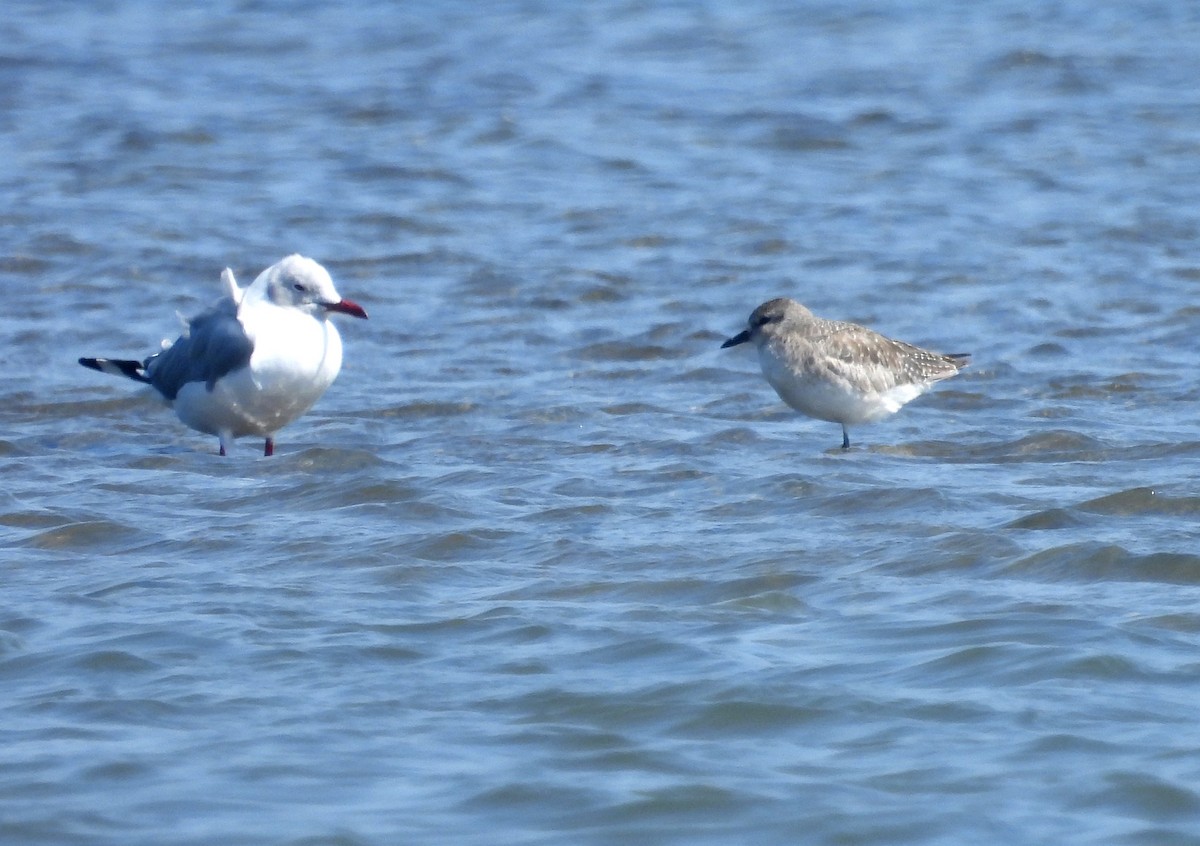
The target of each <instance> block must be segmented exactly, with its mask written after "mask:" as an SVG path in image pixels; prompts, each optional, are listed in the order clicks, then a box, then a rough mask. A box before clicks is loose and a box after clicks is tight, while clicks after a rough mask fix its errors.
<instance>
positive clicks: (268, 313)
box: [79, 255, 367, 455]
mask: <svg viewBox="0 0 1200 846" xmlns="http://www.w3.org/2000/svg"><path fill="white" fill-rule="evenodd" d="M221 281H222V284H223V286H224V289H225V296H224V297H222V298H221V299H220V300H219V301H217V303H216V304H215V305H214V306H213V307H212V308H210V309H209V310H207V311H205V312H203V313H202V314H200V315H198V316H196V317H193V318H192V319H191V320H189V321H188V322H187V328H186V329H185V330H184V333H183V335H181V336H180V337H179V339H178V340H177V341H175V343H174V344H170V345H169V346H168V345H165V344H164V346H166V348H165V349H164V350H163V351H162V352H159V353H155V354H154V355H152V356H150V357H149V358H147V359H145V360H144V361H131V360H127V359H109V358H81V359H79V363H80V364H82V365H83V366H84V367H90V368H91V369H93V370H99V371H102V372H104V373H113V374H116V375H119V376H126V377H128V378H130V379H133V380H135V381H137V382H146V383H147V384H149V385H151V386H152V387H153V388H154V389H155V390H157V391H158V392H159V394H161V395H162V397H163V399H164V400H166V401H167V403H168V404H169V405H171V406H173V407H174V409H175V414H176V415H177V416H178V417H179V419H180V420H181V421H183V423H184V424H186V425H187V426H190V427H191V428H193V429H196V430H198V431H200V432H205V433H206V434H209V435H216V436H217V437H218V438H220V443H221V449H220V453H221V455H225V454H226V450H227V449H228V448H229V447H230V446H231V444H232V441H233V439H234V438H238V437H242V436H243V435H257V436H259V437H262V438H265V439H266V442H265V445H264V448H263V454H264V455H272V454H273V453H274V451H275V433H276V432H277V431H278V430H279V429H281V428H282V427H284V426H286V425H287V424H288V423H291V422H292V421H293V420H295V419H296V418H297V417H299V416H300V415H301V414H303V413H304V412H306V411H308V410H309V409H310V408H312V406H313V403H315V402H316V401H317V400H318V399H319V398H320V397H321V394H323V393H325V389H326V388H328V387H329V386H330V385H331V384H332V383H333V380H334V379H335V378H336V377H337V375H338V371H339V370H340V369H341V367H342V339H341V336H340V335H339V334H338V330H337V327H336V326H334V325H333V323H332V322H331V321H330V320H329V317H330V315H332V314H339V313H340V314H348V315H350V316H352V317H360V318H365V317H366V316H367V313H366V312H365V311H364V310H363V308H362V306H360V305H358V304H357V303H354V302H351V301H350V300H347V299H343V298H342V297H341V296H340V295H339V294H338V292H337V289H335V288H334V286H333V280H332V279H331V278H330V276H329V273H328V271H326V270H325V268H323V267H322V266H321V265H319V264H317V263H316V262H315V261H313V260H312V259H310V258H305V257H304V256H300V255H291V256H288V257H287V258H285V259H283V260H282V261H280V262H278V263H277V264H274V265H272V266H271V267H268V268H267V269H266V270H264V271H263V272H262V273H260V274H259V276H258V278H257V279H255V280H254V282H252V283H251V284H250V285H249V286H248V287H246V288H244V289H243V288H240V287H239V286H238V284H237V282H236V280H235V279H234V278H233V272H232V271H231V270H229V269H228V268H226V270H225V272H224V273H222V274H221Z"/></svg>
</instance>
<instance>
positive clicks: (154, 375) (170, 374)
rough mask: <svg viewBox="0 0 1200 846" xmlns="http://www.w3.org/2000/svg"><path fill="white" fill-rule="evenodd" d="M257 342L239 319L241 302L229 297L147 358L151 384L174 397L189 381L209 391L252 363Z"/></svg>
mask: <svg viewBox="0 0 1200 846" xmlns="http://www.w3.org/2000/svg"><path fill="white" fill-rule="evenodd" d="M252 352H254V342H253V341H251V340H250V338H249V337H247V335H246V331H245V330H244V329H243V328H242V324H241V322H240V321H239V320H238V319H237V303H235V302H234V301H233V300H232V299H231V298H229V297H225V298H224V299H222V300H220V301H219V302H218V303H217V304H216V305H214V306H213V307H212V308H210V309H209V310H208V311H206V312H203V313H202V314H199V315H197V316H196V317H193V318H192V319H191V320H189V321H188V331H187V332H185V333H184V334H183V335H181V336H180V338H179V340H177V341H176V342H175V343H174V344H172V345H171V346H170V347H169V348H168V349H165V350H163V351H162V352H160V353H158V354H156V355H152V356H150V358H148V359H146V374H147V375H148V376H149V377H150V384H151V385H153V386H154V387H155V388H157V389H158V391H159V393H161V394H162V395H163V396H164V397H166V398H167V399H169V400H174V399H175V396H176V395H177V394H178V393H179V390H180V389H181V388H182V387H183V386H184V385H186V384H187V383H188V382H203V383H204V384H205V386H207V388H208V390H210V391H211V390H212V389H213V385H214V384H215V383H216V381H217V380H218V379H220V378H221V377H222V376H224V375H226V374H227V373H232V372H233V371H235V370H238V369H239V368H242V367H245V366H246V365H247V364H249V363H250V354H251V353H252Z"/></svg>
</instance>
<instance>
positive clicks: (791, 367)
mask: <svg viewBox="0 0 1200 846" xmlns="http://www.w3.org/2000/svg"><path fill="white" fill-rule="evenodd" d="M759 362H760V364H761V365H762V371H763V376H765V377H766V380H767V382H768V383H769V384H770V385H771V387H772V388H774V389H775V392H776V393H777V394H779V397H780V399H782V400H783V401H784V402H786V403H787V404H788V405H790V406H791V407H792V408H794V409H796V410H797V411H799V412H800V413H801V414H806V415H808V416H809V417H814V418H816V419H817V420H828V421H830V422H833V423H842V424H847V425H849V424H858V423H873V422H875V421H877V420H882V419H883V418H885V417H887V416H888V415H890V414H894V413H895V412H896V411H898V410H899V409H900V407H901V406H903V405H904V404H905V403H907V402H909V401H910V400H912V399H914V398H916V397H918V396H920V395H921V394H922V393H924V392H925V390H926V389H928V387H929V385H928V384H927V383H908V384H901V385H896V384H894V382H895V377H894V374H891V373H889V372H886V371H885V370H883V369H881V368H880V366H879V365H874V364H866V365H863V366H861V367H857V366H854V365H850V364H845V365H844V366H839V367H837V368H831V367H829V366H823V365H822V363H821V362H820V361H819V359H816V358H810V359H807V360H806V359H797V360H785V359H784V358H782V357H780V356H779V355H777V354H776V352H775V351H774V350H773V349H772V348H771V346H770V345H767V344H764V345H762V346H761V347H759Z"/></svg>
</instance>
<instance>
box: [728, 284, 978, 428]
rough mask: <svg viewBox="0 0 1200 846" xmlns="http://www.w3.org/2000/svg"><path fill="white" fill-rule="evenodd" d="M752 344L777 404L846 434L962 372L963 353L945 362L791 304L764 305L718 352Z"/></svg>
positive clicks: (937, 355)
mask: <svg viewBox="0 0 1200 846" xmlns="http://www.w3.org/2000/svg"><path fill="white" fill-rule="evenodd" d="M747 341H753V342H754V344H755V346H757V347H758V361H759V364H761V365H762V371H763V376H765V377H766V379H767V381H768V382H769V383H770V384H771V387H772V388H774V389H775V392H776V393H777V394H779V397H780V399H782V400H783V401H784V402H786V403H787V404H788V405H790V406H791V407H792V408H794V409H796V410H797V411H799V412H800V413H801V414H807V415H808V416H809V417H815V418H816V419H818V420H829V421H830V422H833V423H841V424H842V449H848V448H849V447H850V435H849V434H848V433H847V432H846V426H847V425H850V424H857V423H873V422H875V421H876V420H882V419H883V418H885V417H887V416H888V415H890V414H894V413H895V412H897V411H899V410H900V407H901V406H902V405H904V404H905V403H906V402H908V401H909V400H912V399H915V398H916V397H918V396H920V395H921V394H923V393H925V391H927V390H929V388H930V387H932V386H933V383H934V382H940V381H941V380H942V379H948V378H950V377H951V376H953V375H954V374H956V373H958V371H959V370H961V369H962V368H963V367H966V365H967V359H968V358H969V356H968V355H967V354H965V353H955V354H951V355H943V354H942V353H935V352H930V351H929V350H923V349H921V348H920V347H914V346H913V345H912V344H906V343H904V342H903V341H894V340H892V339H891V338H887V337H884V336H883V335H880V334H879V333H878V332H873V331H871V330H870V329H868V328H867V327H865V326H859V325H858V324H857V323H846V322H844V321H840V320H825V319H823V318H820V317H817V316H816V315H814V314H813V313H812V312H811V311H809V310H808V309H807V308H805V307H804V306H802V305H800V303H798V302H796V301H795V300H789V299H787V298H786V297H779V298H777V299H774V300H768V301H767V302H765V303H763V304H762V305H760V306H759V307H758V308H756V309H755V310H754V312H753V313H752V314H751V315H750V320H749V321H748V325H747V327H746V329H745V330H743V331H742V332H740V333H738V334H737V335H735V336H733V337H732V338H730V339H729V340H727V341H726V342H725V343H723V344H721V348H722V349H725V348H726V347H733V346H737V345H738V344H744V343H746V342H747Z"/></svg>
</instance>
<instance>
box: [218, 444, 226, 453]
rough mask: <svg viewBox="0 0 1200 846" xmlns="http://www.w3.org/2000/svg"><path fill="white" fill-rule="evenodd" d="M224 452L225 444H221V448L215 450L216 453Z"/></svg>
mask: <svg viewBox="0 0 1200 846" xmlns="http://www.w3.org/2000/svg"><path fill="white" fill-rule="evenodd" d="M224 454H225V444H221V448H220V449H219V450H217V455H224Z"/></svg>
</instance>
